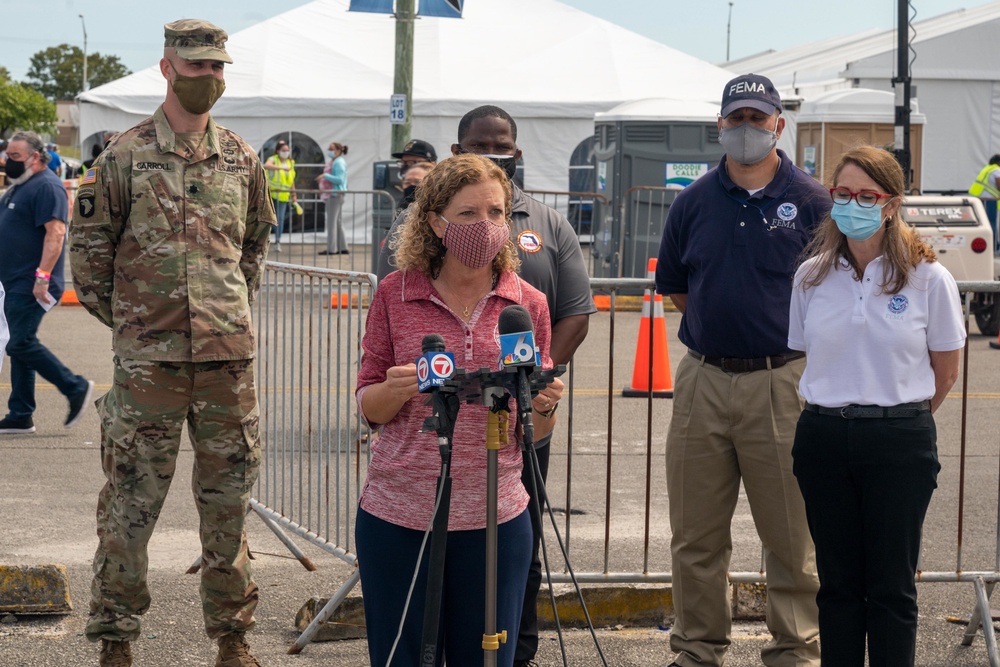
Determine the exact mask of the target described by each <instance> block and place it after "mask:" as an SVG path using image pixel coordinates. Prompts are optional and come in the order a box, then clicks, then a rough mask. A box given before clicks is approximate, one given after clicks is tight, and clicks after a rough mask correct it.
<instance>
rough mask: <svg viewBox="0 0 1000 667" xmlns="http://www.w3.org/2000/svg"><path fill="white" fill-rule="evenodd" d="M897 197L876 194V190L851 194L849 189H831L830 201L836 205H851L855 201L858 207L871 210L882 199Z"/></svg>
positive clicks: (880, 193) (881, 193)
mask: <svg viewBox="0 0 1000 667" xmlns="http://www.w3.org/2000/svg"><path fill="white" fill-rule="evenodd" d="M895 196H896V195H890V194H886V193H884V192H875V191H874V190H862V191H861V192H851V191H850V190H848V189H847V188H830V199H832V200H833V203H834V204H841V205H843V204H850V203H851V200H852V199H853V200H854V201H856V202H858V206H860V207H861V208H871V207H873V206H875V205H876V204H878V202H879V200H880V199H887V198H889V199H891V198H892V197H895Z"/></svg>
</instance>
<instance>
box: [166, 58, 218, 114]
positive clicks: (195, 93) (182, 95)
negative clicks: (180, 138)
mask: <svg viewBox="0 0 1000 667" xmlns="http://www.w3.org/2000/svg"><path fill="white" fill-rule="evenodd" d="M167 62H170V61H169V60H168V61H167ZM170 69H172V70H174V80H173V81H171V82H170V88H171V90H173V91H174V95H176V96H177V100H178V101H179V102H180V103H181V106H182V107H184V110H185V111H187V112H188V113H193V114H197V115H201V114H204V113H208V111H209V109H211V108H212V106H214V105H215V103H216V102H218V101H219V98H220V97H222V93H223V92H224V91H225V90H226V82H225V81H223V80H221V79H216V78H215V75H213V74H206V75H204V76H184V75H183V74H181V73H180V72H178V71H177V69H176V68H175V67H174V64H173V63H170Z"/></svg>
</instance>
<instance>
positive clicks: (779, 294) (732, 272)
mask: <svg viewBox="0 0 1000 667" xmlns="http://www.w3.org/2000/svg"><path fill="white" fill-rule="evenodd" d="M778 157H780V158H781V165H780V166H779V167H778V171H777V173H776V174H775V176H774V178H773V179H771V182H770V183H769V184H768V185H767V187H765V188H764V189H763V190H762V191H760V192H758V193H756V194H755V195H754V196H753V197H750V196H749V194H748V193H747V191H746V190H744V189H743V188H741V187H740V186H738V185H736V184H735V183H733V181H732V180H731V179H730V178H729V175H728V174H727V173H726V169H725V164H726V159H727V158H726V157H723V158H722V161H721V162H720V163H719V166H718V167H716V168H714V169H712V170H710V171H709V172H708V173H707V174H705V175H704V176H702V177H701V178H699V179H698V180H696V181H695V182H694V183H692V184H691V185H689V186H688V187H687V188H685V189H684V190H683V191H681V192H680V193H678V195H677V198H676V199H675V200H674V203H673V204H671V206H670V210H669V211H668V212H667V220H666V223H665V224H664V229H663V237H662V238H661V239H660V254H659V259H658V260H657V263H656V291H657V293H659V294H664V295H667V294H686V295H687V307H686V308H685V311H684V316H683V318H682V319H681V327H680V332H679V333H680V339H681V342H683V343H684V344H685V345H687V346H688V348H689V349H691V350H693V351H694V352H698V353H701V354H704V355H707V356H710V357H737V358H741V359H753V358H759V357H768V356H773V355H778V354H783V353H786V352H788V351H789V349H788V305H789V301H790V299H791V292H792V279H793V278H794V275H795V268H796V267H797V266H798V264H799V262H800V261H801V254H802V250H803V248H805V245H806V243H808V241H809V238H810V236H811V234H812V230H813V228H814V227H816V225H818V224H819V223H820V221H822V220H823V218H824V217H825V216H826V214H827V213H828V212H829V210H830V206H831V202H830V194H829V192H827V190H826V189H825V188H823V186H822V185H820V184H819V183H818V182H817V181H816V180H815V179H813V178H812V177H811V176H809V174H807V173H805V172H804V171H802V170H801V169H799V168H798V167H796V166H795V165H794V164H792V161H791V160H790V159H789V158H788V155H786V154H785V152H784V151H781V150H779V151H778Z"/></svg>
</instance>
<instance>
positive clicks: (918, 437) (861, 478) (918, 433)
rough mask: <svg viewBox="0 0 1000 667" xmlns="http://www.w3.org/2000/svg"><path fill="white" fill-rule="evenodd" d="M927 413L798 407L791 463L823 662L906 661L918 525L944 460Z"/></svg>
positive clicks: (886, 664)
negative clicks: (845, 412)
mask: <svg viewBox="0 0 1000 667" xmlns="http://www.w3.org/2000/svg"><path fill="white" fill-rule="evenodd" d="M936 443H937V430H936V428H935V425H934V418H933V417H932V416H931V415H930V413H924V414H921V415H919V416H917V417H913V418H907V419H843V418H841V417H831V416H825V415H819V414H816V413H814V412H809V411H806V412H803V413H802V416H801V417H800V418H799V423H798V427H797V429H796V431H795V444H794V446H793V448H792V457H793V459H794V464H793V468H792V470H793V472H794V473H795V477H796V479H797V480H798V483H799V488H800V489H801V490H802V497H803V498H804V499H805V504H806V516H807V518H808V521H809V530H810V532H811V533H812V537H813V541H814V542H815V543H816V565H817V569H818V571H819V581H820V589H819V593H818V594H817V596H816V602H817V605H818V607H819V639H820V647H821V655H822V658H821V659H822V664H823V665H824V666H829V667H854V666H856V667H862V666H863V665H864V662H865V643H866V639H867V645H868V661H869V665H870V666H871V667H896V666H897V665H899V666H906V667H912V665H913V663H914V658H915V650H916V641H917V588H916V584H915V582H914V576H915V574H916V569H917V558H918V556H919V553H920V532H921V527H922V526H923V522H924V516H925V515H926V513H927V506H928V504H929V503H930V500H931V494H932V493H933V492H934V489H935V488H936V487H937V473H938V471H939V470H940V469H941V466H940V464H939V463H938V458H937V444H936Z"/></svg>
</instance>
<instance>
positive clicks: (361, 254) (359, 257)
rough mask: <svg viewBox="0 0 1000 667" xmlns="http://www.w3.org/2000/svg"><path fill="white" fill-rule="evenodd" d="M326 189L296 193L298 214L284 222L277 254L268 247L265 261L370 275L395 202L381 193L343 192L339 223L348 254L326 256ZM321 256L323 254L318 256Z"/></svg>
mask: <svg viewBox="0 0 1000 667" xmlns="http://www.w3.org/2000/svg"><path fill="white" fill-rule="evenodd" d="M325 194H329V191H328V190H301V189H300V190H296V195H297V197H298V203H299V205H300V206H301V207H302V214H301V215H299V214H297V213H294V212H293V213H292V216H291V222H290V223H289V221H288V220H287V219H286V221H285V228H284V233H283V234H282V239H281V241H282V242H281V252H280V253H279V252H276V248H275V247H273V246H272V248H271V251H270V254H269V256H268V259H269V260H272V261H277V262H282V263H290V264H298V265H301V266H321V267H324V268H329V269H338V270H342V271H356V272H362V273H369V272H374V271H375V268H376V265H375V258H376V257H377V256H378V255H377V250H378V245H379V242H380V241H381V240H382V238H383V236H384V234H385V232H386V231H387V230H388V229H389V226H390V225H391V224H392V221H393V220H394V219H395V217H396V215H395V214H396V200H395V199H393V197H392V195H391V194H389V193H388V192H385V191H383V190H343V191H341V192H340V193H338V194H339V196H340V198H341V199H343V206H342V207H341V211H340V224H341V227H342V228H343V230H344V236H345V239H346V241H347V245H348V249H349V252H348V253H346V254H343V255H327V254H325V252H324V251H326V249H327V235H328V230H327V228H326V201H325V200H323V199H321V195H325ZM321 253H323V254H321Z"/></svg>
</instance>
